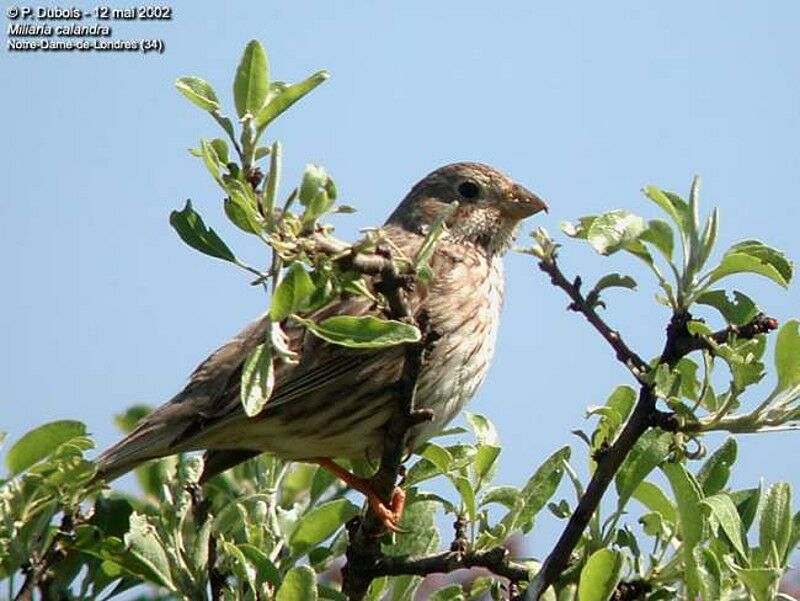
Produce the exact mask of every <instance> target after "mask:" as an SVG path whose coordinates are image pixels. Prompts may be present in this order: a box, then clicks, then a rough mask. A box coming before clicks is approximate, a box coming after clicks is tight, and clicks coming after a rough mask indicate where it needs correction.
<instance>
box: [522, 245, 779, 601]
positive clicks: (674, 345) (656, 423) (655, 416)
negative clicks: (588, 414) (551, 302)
mask: <svg viewBox="0 0 800 601" xmlns="http://www.w3.org/2000/svg"><path fill="white" fill-rule="evenodd" d="M539 268H540V269H541V270H542V271H544V272H545V273H547V274H548V275H550V279H551V281H552V283H553V284H554V285H555V286H557V287H559V288H561V289H562V290H564V291H565V292H566V293H567V294H568V295H569V297H570V298H571V299H572V304H571V305H570V309H572V310H574V311H577V312H580V313H582V314H583V315H584V316H585V317H586V319H587V320H588V321H589V323H591V324H592V325H593V326H594V328H595V329H596V330H597V331H598V332H600V334H601V335H602V336H603V337H604V338H605V339H606V340H607V341H608V343H609V344H610V345H611V346H612V348H613V349H614V350H615V351H616V356H617V359H618V360H620V361H621V362H623V363H624V364H625V365H626V366H628V368H629V369H630V371H631V372H632V373H633V375H634V376H635V377H636V378H637V380H639V382H640V383H641V387H640V390H639V399H638V401H637V402H636V406H635V407H634V409H633V412H632V414H631V417H630V419H628V421H627V423H626V424H625V426H624V428H623V429H622V432H621V433H620V434H619V436H618V437H617V439H616V440H615V441H614V443H613V444H612V445H611V447H609V448H608V449H607V450H606V451H605V452H603V453H602V454H600V455H599V456H598V457H597V458H596V459H597V468H596V470H595V472H594V474H593V475H592V478H591V480H590V481H589V485H588V486H587V487H586V491H585V492H584V494H583V496H582V497H581V499H580V501H579V502H578V506H577V507H576V508H575V511H574V512H573V514H572V516H570V519H569V521H568V523H567V525H566V527H565V528H564V531H563V532H562V534H561V536H560V537H559V539H558V541H557V542H556V545H555V547H554V548H553V550H552V551H551V552H550V554H549V555H548V557H547V559H546V560H545V562H544V563H543V564H542V568H541V570H540V571H539V572H538V573H537V575H536V578H535V579H534V580H533V582H532V583H531V585H530V586H529V587H528V589H527V590H526V592H525V600H526V601H534V600H536V599H538V598H539V596H540V595H541V594H542V593H543V592H544V591H545V590H547V588H548V587H550V586H551V585H552V584H553V583H554V582H555V581H556V580H557V579H558V577H559V576H560V575H561V573H562V572H563V571H564V570H565V569H566V567H567V566H568V564H569V561H570V558H571V556H572V552H573V551H574V550H575V547H576V546H577V544H578V542H579V541H580V537H581V536H582V535H583V532H584V531H585V530H586V527H587V525H588V524H589V521H590V520H591V518H592V516H593V515H594V513H595V511H596V510H597V507H598V505H599V504H600V501H601V499H602V498H603V495H604V494H605V492H606V490H608V487H609V485H610V484H611V481H612V480H613V479H614V476H615V475H616V473H617V471H618V470H619V468H620V466H621V465H622V463H623V461H624V460H625V458H626V457H627V455H628V453H629V452H630V450H631V449H632V448H633V446H634V445H635V444H636V441H638V440H639V438H640V437H641V436H642V435H643V434H644V433H645V432H647V430H649V429H650V428H651V427H657V428H661V429H663V430H668V431H676V430H677V428H678V425H679V424H678V421H677V420H676V419H675V416H674V415H673V414H671V413H666V412H663V411H659V410H658V409H657V408H656V400H657V398H656V394H655V389H654V387H653V385H652V384H648V383H647V382H646V381H645V380H644V378H643V376H644V375H646V374H647V372H648V371H650V368H649V366H648V365H647V364H645V363H644V362H643V361H642V360H641V358H640V357H639V355H637V354H636V353H635V352H634V351H632V350H631V349H630V348H629V347H628V346H627V345H626V344H625V343H624V342H623V341H622V339H621V337H620V336H619V334H618V333H617V332H615V331H613V330H612V329H611V328H610V327H609V326H608V325H607V324H606V323H605V322H604V321H603V319H602V318H601V317H600V316H599V315H598V314H597V312H596V311H595V310H594V308H593V307H592V306H591V305H590V304H589V303H587V302H586V299H585V298H584V297H583V296H582V294H581V293H580V278H576V279H575V282H574V283H570V282H569V280H567V278H566V277H565V276H564V274H563V273H562V272H561V270H560V269H559V268H558V265H557V264H556V262H555V259H552V260H549V261H541V262H540V263H539ZM689 321H691V315H689V314H688V313H683V314H674V315H673V316H672V319H671V320H670V323H669V325H668V326H667V335H666V342H665V344H664V349H663V351H662V353H661V357H660V358H659V361H658V363H659V364H661V363H663V364H666V365H669V366H670V367H674V366H675V365H676V364H677V363H678V361H680V359H681V358H683V357H684V356H685V355H687V354H689V353H691V352H693V351H696V350H701V349H709V350H710V346H711V345H710V344H709V342H708V340H707V339H703V338H702V337H700V336H696V335H693V334H691V333H690V332H689V329H688V323H689ZM776 327H777V322H776V320H774V319H772V318H770V317H766V316H764V315H758V316H756V317H755V318H754V319H753V320H752V321H751V322H750V323H748V324H746V325H744V326H741V327H738V328H734V327H729V328H726V329H724V330H720V331H719V332H715V333H713V334H712V335H711V339H712V340H713V341H714V342H715V343H717V344H723V343H725V342H726V341H728V339H729V337H730V336H731V335H733V336H736V337H738V338H752V337H754V336H756V335H758V334H761V333H764V332H769V331H771V330H774V329H775V328H776Z"/></svg>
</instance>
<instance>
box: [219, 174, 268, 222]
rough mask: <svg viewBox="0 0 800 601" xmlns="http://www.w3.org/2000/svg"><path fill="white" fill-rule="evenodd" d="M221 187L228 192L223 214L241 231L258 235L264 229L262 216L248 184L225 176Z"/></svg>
mask: <svg viewBox="0 0 800 601" xmlns="http://www.w3.org/2000/svg"><path fill="white" fill-rule="evenodd" d="M223 187H224V188H225V191H226V192H227V193H228V198H227V199H225V214H226V215H227V216H228V218H229V219H230V220H231V221H232V222H233V224H234V225H235V226H236V227H238V228H239V229H240V230H242V231H243V232H246V233H248V234H256V235H259V234H260V233H261V231H262V230H263V229H264V218H263V217H262V216H261V214H260V213H259V211H258V199H257V198H256V195H255V193H254V192H253V188H252V187H251V186H250V185H249V184H243V183H242V182H240V181H239V180H238V179H234V178H230V177H225V178H224V182H223Z"/></svg>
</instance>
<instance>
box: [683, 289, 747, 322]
mask: <svg viewBox="0 0 800 601" xmlns="http://www.w3.org/2000/svg"><path fill="white" fill-rule="evenodd" d="M695 302H697V303H699V304H701V305H708V306H710V307H714V308H715V309H716V310H717V311H719V312H720V313H721V314H722V317H724V318H725V321H727V322H728V323H729V324H734V325H737V326H741V325H744V324H746V323H747V322H749V321H750V320H751V319H753V318H754V317H755V316H756V315H757V314H758V307H757V306H756V304H755V303H754V302H753V301H752V299H751V298H750V297H749V296H747V295H746V294H742V293H741V292H739V291H738V290H734V291H733V300H732V301H731V300H730V299H728V294H727V293H726V292H725V291H724V290H709V291H707V292H704V293H703V294H701V295H700V296H698V297H697V300H696V301H695Z"/></svg>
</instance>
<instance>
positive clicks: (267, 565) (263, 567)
mask: <svg viewBox="0 0 800 601" xmlns="http://www.w3.org/2000/svg"><path fill="white" fill-rule="evenodd" d="M209 523H210V521H209ZM237 546H238V547H239V550H240V551H241V552H242V555H244V557H245V559H247V561H248V563H250V565H252V566H253V567H254V568H255V569H256V582H269V583H270V584H271V585H273V586H279V585H280V584H281V573H280V572H279V571H278V568H276V567H275V564H273V563H272V562H271V561H270V559H269V557H267V554H266V553H264V552H263V551H262V550H261V549H259V548H258V547H256V546H254V545H250V544H247V543H243V544H240V545H237Z"/></svg>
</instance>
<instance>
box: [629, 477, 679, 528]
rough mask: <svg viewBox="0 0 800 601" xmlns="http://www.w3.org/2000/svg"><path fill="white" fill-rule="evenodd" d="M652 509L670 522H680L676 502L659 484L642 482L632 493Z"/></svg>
mask: <svg viewBox="0 0 800 601" xmlns="http://www.w3.org/2000/svg"><path fill="white" fill-rule="evenodd" d="M631 496H632V497H633V498H634V499H636V500H637V501H639V502H640V503H641V504H642V505H644V506H645V507H647V508H648V509H649V510H650V511H655V512H656V513H659V514H660V515H662V516H663V517H664V519H665V520H667V521H668V522H672V523H673V524H677V523H678V511H677V509H676V508H675V504H674V503H673V502H672V501H670V499H669V497H667V495H666V494H664V491H663V490H661V488H659V487H658V486H656V485H655V484H653V483H652V482H647V481H644V482H641V483H640V484H639V486H637V487H636V490H634V491H633V494H632V495H631Z"/></svg>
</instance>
